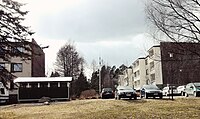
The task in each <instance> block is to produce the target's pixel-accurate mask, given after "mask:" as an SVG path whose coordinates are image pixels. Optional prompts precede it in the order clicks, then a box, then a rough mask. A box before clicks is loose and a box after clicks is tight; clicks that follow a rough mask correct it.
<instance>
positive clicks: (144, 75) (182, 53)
mask: <svg viewBox="0 0 200 119" xmlns="http://www.w3.org/2000/svg"><path fill="white" fill-rule="evenodd" d="M132 67H133V72H132V78H129V77H127V76H126V75H127V74H126V73H124V75H123V77H122V76H121V79H120V81H121V82H126V84H132V85H133V87H134V88H135V89H136V90H137V89H139V88H140V87H141V86H142V85H144V84H155V85H157V86H159V87H161V88H162V87H163V86H166V85H167V84H173V85H185V84H187V83H189V82H200V78H199V77H200V73H199V72H200V44H199V43H174V42H161V43H160V45H157V46H153V47H151V48H150V49H149V50H148V55H147V56H146V57H145V58H138V59H137V60H136V61H135V62H134V63H133V66H132ZM129 75H131V74H129ZM128 78H129V79H128ZM131 80H132V81H133V83H130V82H131ZM123 84H125V83H123Z"/></svg>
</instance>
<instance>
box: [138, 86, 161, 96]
mask: <svg viewBox="0 0 200 119" xmlns="http://www.w3.org/2000/svg"><path fill="white" fill-rule="evenodd" d="M140 96H141V98H143V97H144V98H146V99H147V98H149V97H153V98H156V97H159V98H160V99H162V98H163V95H162V91H161V90H160V89H159V88H158V87H157V86H156V85H143V86H142V88H141V90H140Z"/></svg>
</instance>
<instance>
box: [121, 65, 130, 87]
mask: <svg viewBox="0 0 200 119" xmlns="http://www.w3.org/2000/svg"><path fill="white" fill-rule="evenodd" d="M118 84H119V85H121V86H131V87H133V69H132V68H131V67H129V68H127V69H125V70H124V71H123V75H119V80H118Z"/></svg>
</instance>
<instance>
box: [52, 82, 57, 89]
mask: <svg viewBox="0 0 200 119" xmlns="http://www.w3.org/2000/svg"><path fill="white" fill-rule="evenodd" d="M50 85H51V87H53V88H57V87H58V82H51V84H50Z"/></svg>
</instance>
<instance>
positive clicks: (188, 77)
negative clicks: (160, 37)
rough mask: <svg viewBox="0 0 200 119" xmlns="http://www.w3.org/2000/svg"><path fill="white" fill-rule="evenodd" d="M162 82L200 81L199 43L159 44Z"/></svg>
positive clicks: (180, 83) (183, 83) (178, 83)
mask: <svg viewBox="0 0 200 119" xmlns="http://www.w3.org/2000/svg"><path fill="white" fill-rule="evenodd" d="M160 47H161V56H162V72H163V83H164V84H176V85H185V84H187V83H189V82H200V78H199V77H200V73H199V72H200V58H199V56H200V44H199V43H170V42H163V43H161V44H160Z"/></svg>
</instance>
